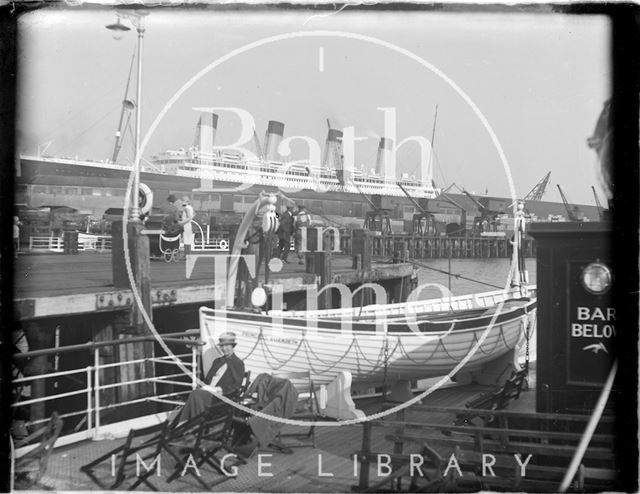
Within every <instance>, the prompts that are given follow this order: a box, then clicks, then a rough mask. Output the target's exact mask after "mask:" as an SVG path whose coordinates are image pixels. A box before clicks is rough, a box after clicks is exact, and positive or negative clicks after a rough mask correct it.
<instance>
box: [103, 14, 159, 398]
mask: <svg viewBox="0 0 640 494" xmlns="http://www.w3.org/2000/svg"><path fill="white" fill-rule="evenodd" d="M116 15H117V16H118V18H117V22H116V23H115V24H110V25H108V26H105V27H106V28H107V29H109V31H111V33H112V34H113V37H114V38H115V39H120V38H122V36H123V35H124V34H125V33H126V32H127V31H130V30H131V29H130V28H129V27H127V26H125V25H124V24H122V23H121V22H120V21H121V20H126V21H128V22H130V23H131V25H132V26H133V27H134V28H135V29H136V31H137V32H138V46H137V57H138V64H137V65H138V72H137V74H136V93H137V95H136V101H135V118H136V129H135V136H134V139H135V143H134V145H135V160H134V163H133V187H132V190H131V208H130V210H129V217H128V221H127V223H128V225H127V235H126V236H125V235H124V232H122V233H123V235H121V236H120V235H117V234H116V233H115V231H114V235H113V237H112V250H111V259H112V269H113V284H114V288H116V289H123V288H124V289H126V288H129V287H131V288H133V287H132V286H131V285H130V284H129V277H128V274H127V272H126V265H125V255H124V251H125V245H124V239H125V238H127V239H128V245H127V247H128V249H129V259H130V261H131V263H130V266H131V270H132V274H133V278H134V279H133V280H132V281H133V282H134V283H135V287H136V289H137V291H138V293H139V295H140V298H141V300H142V307H139V306H138V305H137V304H136V303H135V302H134V303H133V305H132V308H131V312H130V313H129V316H128V317H126V316H125V317H124V318H122V319H120V320H119V321H116V323H115V324H114V326H115V327H116V328H117V329H116V331H117V333H118V337H120V336H124V338H127V337H130V336H139V335H144V334H146V333H147V332H148V330H147V326H146V324H145V321H144V317H143V311H144V312H146V313H147V315H148V316H149V317H150V318H151V317H152V315H151V314H152V311H151V276H150V271H151V266H150V259H149V237H147V235H145V234H144V233H143V229H144V224H143V223H142V220H141V219H140V205H139V194H140V192H139V191H140V161H141V158H142V157H141V155H140V126H141V121H140V115H141V110H142V42H143V38H144V32H145V29H144V18H145V16H146V15H147V13H146V12H143V11H140V10H131V11H128V10H127V11H124V10H123V11H116ZM115 226H116V225H115V224H114V227H115ZM120 352H121V354H120V358H121V359H122V360H132V361H138V362H139V363H137V364H135V365H134V366H125V367H123V368H122V369H121V370H120V376H119V379H120V380H121V381H123V382H129V381H133V382H134V383H133V384H129V385H127V386H124V387H123V388H122V391H121V393H122V396H121V398H122V399H123V400H127V399H138V398H140V397H141V396H147V393H148V392H149V383H148V382H138V383H136V380H138V379H140V378H142V379H144V378H146V377H147V376H153V375H155V372H154V369H153V364H152V363H150V362H146V361H145V359H147V358H148V357H149V356H153V345H152V344H151V342H144V343H129V344H126V345H123V346H122V347H121V350H120Z"/></svg>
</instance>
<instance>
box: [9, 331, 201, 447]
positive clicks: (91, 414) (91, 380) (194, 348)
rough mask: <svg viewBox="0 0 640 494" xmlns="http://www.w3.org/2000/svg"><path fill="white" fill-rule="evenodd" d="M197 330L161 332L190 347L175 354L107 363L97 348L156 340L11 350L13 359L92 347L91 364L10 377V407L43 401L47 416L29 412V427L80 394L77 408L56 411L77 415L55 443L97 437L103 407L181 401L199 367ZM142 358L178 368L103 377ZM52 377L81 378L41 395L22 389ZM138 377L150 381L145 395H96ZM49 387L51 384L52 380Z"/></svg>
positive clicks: (165, 337) (140, 362)
mask: <svg viewBox="0 0 640 494" xmlns="http://www.w3.org/2000/svg"><path fill="white" fill-rule="evenodd" d="M199 334H200V333H199V331H197V330H191V331H186V332H180V333H171V334H166V335H163V340H164V341H165V343H167V344H173V345H181V346H186V347H187V349H188V350H189V351H187V352H185V353H178V354H176V355H175V356H160V357H156V356H155V355H153V353H154V352H152V355H149V356H146V357H144V358H137V359H131V360H124V361H118V362H110V363H101V361H100V351H101V349H104V348H106V347H116V346H120V345H128V344H140V345H141V344H144V343H145V342H153V341H155V340H154V338H153V337H152V336H140V337H132V338H125V339H119V340H111V341H105V342H94V343H86V344H81V345H70V346H64V347H58V348H47V349H42V350H33V351H29V352H22V353H17V354H15V355H14V362H15V361H19V360H27V359H34V358H36V357H42V356H47V357H48V356H59V355H60V354H64V353H71V352H93V355H92V358H93V365H89V366H83V367H78V368H75V369H68V370H62V371H56V372H42V373H40V374H37V375H30V376H26V377H24V376H23V377H18V378H16V379H13V381H12V386H13V389H14V392H15V395H16V396H17V398H16V399H15V401H14V403H12V405H11V406H12V407H13V408H14V409H15V410H18V409H20V408H21V407H29V406H32V405H35V404H41V403H47V404H48V405H47V407H48V410H47V413H46V414H45V415H46V417H41V418H33V417H32V418H31V419H30V420H28V421H26V426H27V427H28V428H32V427H33V426H37V425H38V424H41V423H44V422H46V421H48V420H49V419H48V416H49V415H50V413H51V412H53V411H57V410H55V407H56V405H55V404H53V402H54V401H55V400H61V399H69V398H72V397H74V396H81V395H85V396H86V399H85V400H83V402H82V403H83V404H82V406H80V404H78V409H72V410H70V411H65V412H64V413H60V412H59V416H60V417H61V418H62V419H65V418H72V417H78V418H79V420H78V422H77V423H76V425H75V427H71V426H69V427H67V428H66V430H63V434H62V435H61V436H60V438H59V440H58V443H57V444H58V445H65V444H71V443H74V442H77V441H81V440H84V439H96V438H98V437H99V436H100V432H101V429H103V428H104V427H105V425H104V423H103V420H102V419H103V416H104V414H105V412H107V411H111V410H114V409H116V408H119V407H125V406H130V405H135V404H140V403H149V402H154V403H158V404H164V405H174V406H175V405H179V404H182V403H184V395H186V394H187V393H189V392H191V391H192V390H193V389H195V388H196V385H197V374H198V369H199V367H200V351H199V347H200V346H201V343H200V341H199V338H197V337H199ZM194 337H196V338H197V339H193V338H194ZM174 358H178V359H180V361H181V362H182V364H183V365H184V366H186V367H187V368H189V369H190V370H191V375H190V376H189V375H186V374H185V373H184V372H182V371H181V370H180V369H179V367H178V365H177V363H176V362H175V360H174ZM146 364H152V365H154V366H157V365H161V366H167V367H169V368H170V367H175V368H176V369H177V372H176V371H173V370H170V371H169V372H168V373H165V374H163V373H156V372H155V369H154V372H153V374H152V376H151V377H145V378H141V379H128V380H121V379H114V380H113V382H107V381H105V379H104V376H103V374H104V372H105V371H106V370H109V369H123V368H125V367H127V366H135V365H146ZM56 378H70V379H71V380H73V381H75V382H76V383H77V384H80V387H79V388H77V389H62V390H61V392H58V393H49V394H47V395H46V396H36V397H34V396H23V395H22V392H23V391H24V388H25V387H31V385H32V384H33V383H35V382H36V381H39V380H43V381H45V382H46V381H47V380H51V379H56ZM180 378H182V379H180ZM140 383H151V384H152V392H151V393H150V394H148V395H145V396H139V397H136V398H133V399H128V400H123V401H117V402H115V401H113V402H109V403H104V404H103V403H102V401H101V394H102V393H103V392H105V391H109V390H113V389H117V388H123V387H126V386H131V385H136V384H140ZM159 384H165V385H171V386H172V388H171V391H168V392H158V385H159ZM174 387H177V388H178V390H175V389H174ZM53 388H54V389H56V388H55V386H54V387H53ZM180 388H184V389H180ZM31 394H33V390H31ZM60 408H63V407H60ZM67 408H68V407H67ZM52 409H53V410H52ZM84 426H86V427H84ZM82 427H84V430H80V429H81V428H82Z"/></svg>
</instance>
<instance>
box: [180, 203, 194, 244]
mask: <svg viewBox="0 0 640 494" xmlns="http://www.w3.org/2000/svg"><path fill="white" fill-rule="evenodd" d="M193 217H194V212H193V206H191V204H189V196H183V197H182V211H181V212H180V219H179V220H178V224H180V225H182V229H183V230H182V242H183V243H184V254H185V256H187V255H189V254H191V245H193V230H192V229H191V221H192V220H193Z"/></svg>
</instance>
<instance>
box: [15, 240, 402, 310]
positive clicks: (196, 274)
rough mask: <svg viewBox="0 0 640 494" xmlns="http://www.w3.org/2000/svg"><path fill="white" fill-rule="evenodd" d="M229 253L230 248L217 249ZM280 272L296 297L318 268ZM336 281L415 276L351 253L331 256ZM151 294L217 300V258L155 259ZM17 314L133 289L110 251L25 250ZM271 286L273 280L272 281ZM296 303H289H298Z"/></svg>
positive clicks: (167, 302)
mask: <svg viewBox="0 0 640 494" xmlns="http://www.w3.org/2000/svg"><path fill="white" fill-rule="evenodd" d="M218 255H221V256H222V255H225V253H218ZM291 258H292V259H291V261H290V263H288V264H285V265H284V268H283V269H282V271H281V272H279V273H271V274H270V284H281V285H282V290H283V292H284V293H285V294H286V295H288V296H287V297H286V299H289V297H291V299H295V300H297V299H298V297H299V295H300V294H301V293H302V292H303V290H304V288H303V287H304V286H305V285H309V284H313V283H316V282H317V276H318V275H316V274H315V273H313V272H307V270H306V269H305V265H301V264H297V261H296V260H294V259H295V256H293V255H292V256H291ZM331 271H332V274H331V276H332V279H331V282H340V283H344V284H346V285H355V284H361V283H368V282H376V283H381V284H382V285H383V286H384V285H387V284H393V283H396V282H397V283H400V282H401V280H402V279H403V278H406V277H410V276H411V274H412V272H413V268H412V266H411V265H410V264H393V263H391V262H374V263H373V264H372V265H371V269H368V270H362V269H354V268H353V267H352V259H351V258H350V257H347V256H344V255H333V256H332V270H331ZM150 277H151V282H152V289H151V299H152V304H153V307H154V309H155V308H163V307H177V306H184V305H192V304H201V305H207V304H212V302H213V300H214V296H215V285H214V281H213V280H214V263H213V262H212V260H211V258H208V259H199V260H198V261H197V262H196V264H195V267H194V269H193V271H192V272H191V273H190V275H189V276H187V274H186V263H185V261H181V262H172V263H165V262H163V261H154V262H152V263H151V273H150ZM15 280H16V281H15V288H14V289H15V292H14V299H15V305H16V316H17V318H18V319H19V320H22V321H26V320H33V319H39V318H43V317H45V318H46V317H61V316H69V315H77V314H92V313H93V314H95V313H105V312H116V311H122V310H127V309H129V308H130V307H131V306H132V303H133V302H132V295H131V290H128V289H116V288H114V286H113V281H112V267H111V254H110V253H86V254H83V253H81V254H77V255H63V254H39V255H28V256H21V257H20V258H19V259H18V260H17V261H16V263H15ZM266 288H267V291H269V290H268V289H269V286H268V285H267V287H266ZM294 307H295V303H294V305H292V306H290V308H294Z"/></svg>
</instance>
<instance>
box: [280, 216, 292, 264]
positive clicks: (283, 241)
mask: <svg viewBox="0 0 640 494" xmlns="http://www.w3.org/2000/svg"><path fill="white" fill-rule="evenodd" d="M292 209H293V208H292V207H291V206H287V209H286V210H285V212H284V213H282V215H281V216H280V228H278V258H280V259H281V260H282V261H283V262H287V256H288V255H289V250H290V249H291V235H292V234H293V211H292Z"/></svg>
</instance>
